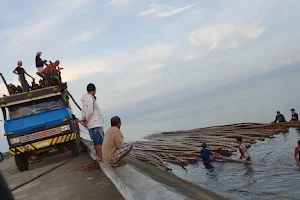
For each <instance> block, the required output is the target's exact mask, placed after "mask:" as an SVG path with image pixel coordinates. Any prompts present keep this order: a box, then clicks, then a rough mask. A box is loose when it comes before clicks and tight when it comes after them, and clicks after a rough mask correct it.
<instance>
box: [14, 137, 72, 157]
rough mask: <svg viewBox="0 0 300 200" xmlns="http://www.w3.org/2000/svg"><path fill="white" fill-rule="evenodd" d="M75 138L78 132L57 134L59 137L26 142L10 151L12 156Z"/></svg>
mask: <svg viewBox="0 0 300 200" xmlns="http://www.w3.org/2000/svg"><path fill="white" fill-rule="evenodd" d="M75 139H76V133H69V134H65V135H61V136H57V137H53V138H48V139H46V140H41V141H38V142H34V143H30V144H26V145H24V146H18V147H15V148H10V149H9V153H10V154H11V155H12V156H14V155H16V154H21V153H24V152H27V151H34V150H38V149H42V148H46V147H49V146H54V145H56V144H60V143H64V142H68V141H71V140H75Z"/></svg>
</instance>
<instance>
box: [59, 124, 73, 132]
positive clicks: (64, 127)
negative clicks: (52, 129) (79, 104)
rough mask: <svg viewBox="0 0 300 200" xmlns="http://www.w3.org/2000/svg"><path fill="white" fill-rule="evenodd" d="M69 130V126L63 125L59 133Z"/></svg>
mask: <svg viewBox="0 0 300 200" xmlns="http://www.w3.org/2000/svg"><path fill="white" fill-rule="evenodd" d="M70 129H71V128H70V125H69V124H68V125H63V126H61V127H60V131H61V132H64V131H69V130H70Z"/></svg>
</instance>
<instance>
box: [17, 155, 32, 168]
mask: <svg viewBox="0 0 300 200" xmlns="http://www.w3.org/2000/svg"><path fill="white" fill-rule="evenodd" d="M15 162H16V165H17V167H18V169H19V171H20V172H23V171H27V170H28V167H29V162H28V157H27V156H26V155H25V154H17V155H15Z"/></svg>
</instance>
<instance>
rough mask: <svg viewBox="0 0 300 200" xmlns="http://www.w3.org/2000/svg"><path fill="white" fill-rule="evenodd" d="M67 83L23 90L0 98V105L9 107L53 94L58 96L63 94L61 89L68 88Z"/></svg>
mask: <svg viewBox="0 0 300 200" xmlns="http://www.w3.org/2000/svg"><path fill="white" fill-rule="evenodd" d="M66 88H67V85H66V84H65V85H63V86H61V87H60V86H58V85H57V86H51V87H46V88H42V89H37V90H32V91H29V92H23V93H19V94H13V95H9V96H4V97H2V98H0V107H7V106H11V105H15V104H20V103H25V102H29V101H32V100H37V99H43V98H47V97H51V96H57V95H60V94H61V91H62V90H64V89H66Z"/></svg>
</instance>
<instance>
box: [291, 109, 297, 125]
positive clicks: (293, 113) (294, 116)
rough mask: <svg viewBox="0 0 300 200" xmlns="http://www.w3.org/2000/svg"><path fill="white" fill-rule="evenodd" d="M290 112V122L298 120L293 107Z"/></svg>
mask: <svg viewBox="0 0 300 200" xmlns="http://www.w3.org/2000/svg"><path fill="white" fill-rule="evenodd" d="M291 112H292V119H291V121H290V122H297V121H299V118H298V114H297V113H296V110H295V109H294V108H293V109H292V110H291Z"/></svg>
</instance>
